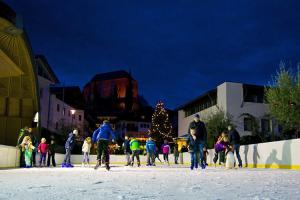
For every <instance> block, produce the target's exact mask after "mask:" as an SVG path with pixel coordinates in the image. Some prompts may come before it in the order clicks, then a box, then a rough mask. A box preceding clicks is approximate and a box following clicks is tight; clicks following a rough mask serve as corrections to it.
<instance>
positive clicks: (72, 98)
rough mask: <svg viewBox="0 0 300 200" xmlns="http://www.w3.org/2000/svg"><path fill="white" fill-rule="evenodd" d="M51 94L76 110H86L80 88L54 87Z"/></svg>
mask: <svg viewBox="0 0 300 200" xmlns="http://www.w3.org/2000/svg"><path fill="white" fill-rule="evenodd" d="M50 92H51V94H55V95H56V98H58V99H60V100H61V101H63V102H65V103H66V104H68V105H69V106H72V107H73V108H76V109H81V110H83V109H84V100H83V97H82V94H81V90H80V88H79V87H78V86H53V87H51V88H50Z"/></svg>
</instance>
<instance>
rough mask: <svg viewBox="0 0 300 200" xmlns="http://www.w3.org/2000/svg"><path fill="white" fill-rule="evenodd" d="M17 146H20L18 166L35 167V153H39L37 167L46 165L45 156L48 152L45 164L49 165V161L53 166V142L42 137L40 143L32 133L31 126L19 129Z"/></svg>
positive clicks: (54, 164)
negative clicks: (48, 142) (48, 141)
mask: <svg viewBox="0 0 300 200" xmlns="http://www.w3.org/2000/svg"><path fill="white" fill-rule="evenodd" d="M17 146H18V147H19V148H20V167H26V168H30V167H35V166H36V154H37V153H38V154H39V158H40V159H39V165H38V166H39V167H42V166H43V167H46V157H47V154H48V160H47V166H48V167H50V161H52V165H53V166H54V167H55V166H56V163H55V142H54V140H51V142H50V144H47V143H46V139H45V138H42V139H41V141H40V143H38V140H37V139H36V137H35V136H34V134H33V133H32V128H28V127H24V128H23V129H21V130H20V134H19V137H18V143H17Z"/></svg>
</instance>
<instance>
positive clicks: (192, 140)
mask: <svg viewBox="0 0 300 200" xmlns="http://www.w3.org/2000/svg"><path fill="white" fill-rule="evenodd" d="M187 144H188V149H189V152H190V154H191V170H194V168H195V169H197V168H198V159H197V152H198V148H199V145H198V144H197V141H196V136H195V135H193V134H189V136H188V140H187Z"/></svg>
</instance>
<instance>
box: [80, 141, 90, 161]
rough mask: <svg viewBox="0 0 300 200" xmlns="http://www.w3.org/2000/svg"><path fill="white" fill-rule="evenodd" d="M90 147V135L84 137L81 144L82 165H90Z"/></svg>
mask: <svg viewBox="0 0 300 200" xmlns="http://www.w3.org/2000/svg"><path fill="white" fill-rule="evenodd" d="M91 147H92V139H91V138H90V137H87V138H85V140H84V142H83V145H82V154H83V158H82V164H81V166H82V167H85V166H86V165H87V166H88V167H90V151H91Z"/></svg>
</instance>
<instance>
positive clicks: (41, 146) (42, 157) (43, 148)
mask: <svg viewBox="0 0 300 200" xmlns="http://www.w3.org/2000/svg"><path fill="white" fill-rule="evenodd" d="M38 152H39V154H40V162H39V167H41V166H42V163H43V167H46V156H47V152H48V145H47V143H46V138H42V139H41V143H40V144H39V146H38Z"/></svg>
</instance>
